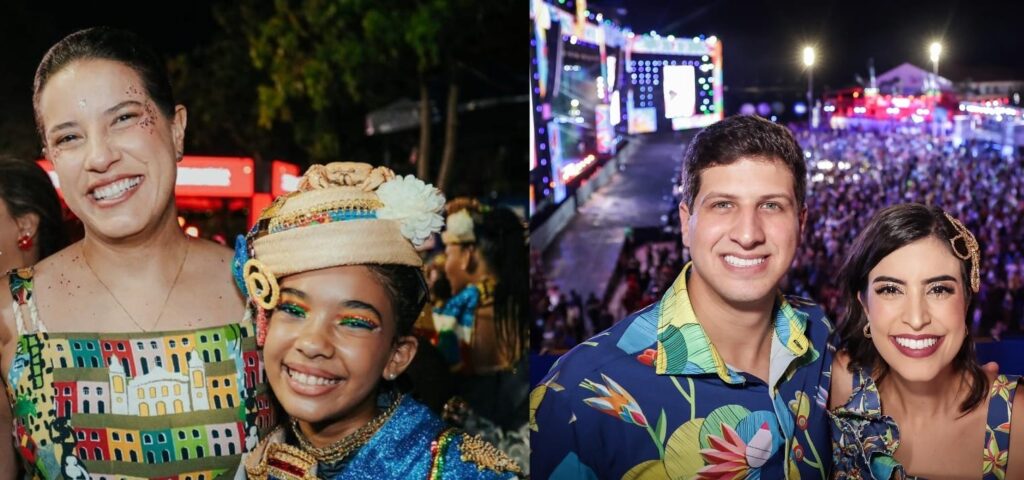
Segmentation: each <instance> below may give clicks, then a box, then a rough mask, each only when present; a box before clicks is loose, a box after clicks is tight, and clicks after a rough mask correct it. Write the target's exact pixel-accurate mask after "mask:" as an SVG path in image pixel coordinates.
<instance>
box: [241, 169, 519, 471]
mask: <svg viewBox="0 0 1024 480" xmlns="http://www.w3.org/2000/svg"><path fill="white" fill-rule="evenodd" d="M443 206H444V197H442V196H441V193H440V192H438V191H437V189H435V188H434V187H433V186H431V185H427V184H425V183H423V182H422V181H420V180H417V179H415V178H414V177H412V176H411V175H410V176H407V177H404V178H403V177H396V176H395V175H394V173H392V172H391V170H389V169H387V168H384V167H376V168H374V167H372V166H370V165H368V164H365V163H332V164H328V165H314V166H313V167H311V168H310V169H309V171H307V172H306V174H305V175H304V176H303V178H302V181H301V182H300V184H299V189H298V191H297V192H295V193H292V194H288V195H286V196H283V197H280V198H278V199H277V200H276V201H275V202H274V203H273V204H271V206H270V207H268V208H267V209H266V210H265V211H264V212H263V214H262V215H261V216H260V219H259V220H258V221H257V223H256V225H255V226H254V227H253V228H252V230H251V231H250V232H249V234H248V235H247V236H246V237H245V238H240V239H239V242H238V244H237V246H236V249H235V261H234V266H235V276H236V281H238V283H239V287H240V288H242V289H243V291H244V293H245V294H246V295H247V296H248V297H249V298H250V300H251V301H252V307H253V309H254V310H255V312H256V318H257V331H258V334H257V339H258V342H259V343H260V344H261V345H263V352H264V360H265V361H266V364H267V378H268V382H269V383H270V386H271V388H272V389H273V391H274V395H275V397H276V398H277V399H278V401H279V402H280V404H281V406H282V407H283V408H284V410H285V412H287V413H288V416H289V417H290V419H289V421H288V422H286V423H285V424H284V425H282V426H280V427H279V428H277V429H276V430H274V431H273V432H272V433H271V434H270V435H269V436H268V438H267V439H265V440H264V441H263V442H262V443H260V445H259V446H257V448H256V450H255V451H254V452H252V453H250V454H249V457H248V458H247V460H246V461H245V468H246V471H247V473H248V474H249V477H250V478H255V479H270V478H273V479H294V480H297V479H310V480H311V479H316V478H321V479H332V480H333V479H342V478H353V479H356V478H359V479H362V478H431V479H435V478H436V479H442V478H443V479H449V478H451V479H455V478H481V479H491V478H495V479H496V478H512V477H515V475H516V472H517V471H518V468H517V466H516V465H515V463H514V462H513V461H512V460H511V459H509V458H508V457H506V456H504V455H503V454H502V453H501V452H499V451H498V450H497V449H495V448H494V447H493V446H491V445H490V444H487V443H485V442H484V441H482V440H480V439H478V438H475V437H470V436H468V435H466V434H464V433H461V432H458V431H456V430H454V429H451V428H447V427H446V425H445V424H444V423H443V422H442V421H441V420H440V419H439V418H438V417H437V416H436V415H434V414H433V413H432V412H430V410H429V409H427V407H425V406H424V405H423V404H421V403H419V402H417V401H416V400H414V399H413V398H411V397H410V396H408V395H405V394H403V393H402V392H400V391H399V389H398V388H397V387H396V386H395V380H396V379H397V378H398V377H399V376H400V375H402V373H403V372H404V371H405V369H406V368H407V367H408V366H409V364H410V362H412V359H413V357H414V356H415V355H416V346H417V340H416V338H415V337H413V336H412V335H410V331H411V329H412V324H413V322H414V321H415V320H416V317H417V316H418V314H419V312H420V311H421V309H422V307H423V304H424V302H425V301H426V295H427V291H426V283H425V282H424V280H423V276H422V272H421V271H420V267H422V260H421V258H420V256H419V254H418V253H417V252H416V246H418V245H420V244H422V243H423V241H424V240H426V239H427V238H428V237H430V235H431V234H433V233H435V232H437V231H438V230H440V229H441V227H442V224H443V221H442V218H441V216H440V215H439V213H438V212H439V211H440V210H441V209H442V207H443Z"/></svg>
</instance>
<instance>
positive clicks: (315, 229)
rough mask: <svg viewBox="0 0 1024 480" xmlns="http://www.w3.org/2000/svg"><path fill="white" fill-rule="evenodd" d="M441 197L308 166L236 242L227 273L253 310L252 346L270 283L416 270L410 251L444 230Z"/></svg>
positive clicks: (270, 299) (395, 179)
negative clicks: (314, 273)
mask: <svg viewBox="0 0 1024 480" xmlns="http://www.w3.org/2000/svg"><path fill="white" fill-rule="evenodd" d="M443 208H444V196H443V195H442V194H441V192H439V191H438V190H437V189H436V188H434V187H433V186H432V185H430V184H427V183H424V182H423V181H422V180H419V179H417V178H415V177H413V176H412V175H407V176H405V177H401V176H396V175H395V174H394V172H392V171H391V169H388V168H386V167H374V166H372V165H369V164H366V163H353V162H335V163H329V164H327V165H313V166H311V167H310V168H309V170H307V171H306V173H305V175H303V176H302V180H301V181H300V182H299V187H298V190H297V191H295V192H292V193H289V194H286V195H282V196H280V197H278V198H277V199H276V200H275V201H274V202H273V203H272V204H271V205H270V206H269V207H267V208H266V209H265V210H264V211H263V213H262V214H260V217H259V219H258V220H257V221H256V224H255V225H253V227H252V229H251V230H250V231H249V233H248V234H247V235H245V236H244V237H243V236H239V237H238V240H237V241H236V242H235V258H234V262H233V265H232V266H233V273H234V277H235V282H236V284H237V285H238V288H239V289H240V290H241V291H242V294H243V295H244V296H246V297H248V298H249V299H250V300H251V301H252V302H253V303H254V304H255V305H256V307H257V330H258V332H259V336H258V340H259V342H258V343H260V344H262V343H263V342H262V339H263V335H265V332H266V325H265V323H266V314H267V311H269V310H273V309H274V308H275V307H276V306H277V302H278V300H279V298H280V287H279V285H278V282H277V279H278V278H280V277H284V276H286V275H291V274H293V273H299V272H307V271H311V270H319V269H321V268H330V267H337V266H342V265H365V264H380V265H409V266H413V267H419V266H422V265H423V261H422V259H421V258H420V255H419V253H417V252H416V247H418V246H420V245H421V244H422V243H423V242H424V241H425V240H426V239H427V238H429V237H430V235H431V234H433V233H435V232H437V231H439V230H440V229H441V227H442V226H443V225H444V220H443V219H442V217H441V215H440V212H441V210H442V209H443Z"/></svg>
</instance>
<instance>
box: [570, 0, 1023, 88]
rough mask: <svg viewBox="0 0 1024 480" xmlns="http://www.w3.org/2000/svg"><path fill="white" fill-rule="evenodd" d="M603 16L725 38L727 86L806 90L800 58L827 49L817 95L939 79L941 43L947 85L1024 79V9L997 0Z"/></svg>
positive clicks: (675, 5)
mask: <svg viewBox="0 0 1024 480" xmlns="http://www.w3.org/2000/svg"><path fill="white" fill-rule="evenodd" d="M588 5H589V6H591V7H593V8H594V9H595V10H596V11H600V12H606V13H607V12H612V14H613V15H616V14H615V12H616V10H618V11H619V13H620V14H621V13H622V12H623V9H624V13H625V15H624V16H622V19H623V22H624V23H625V24H626V25H628V26H630V27H632V29H633V31H635V32H638V33H640V32H650V31H651V30H652V29H653V30H655V31H657V32H658V33H659V34H660V35H669V34H675V35H677V36H685V37H692V36H695V35H698V34H705V35H712V34H713V35H717V36H718V37H719V38H721V39H722V41H723V45H724V48H725V51H724V53H723V56H724V65H723V67H724V79H725V83H726V85H727V86H731V87H747V86H753V85H780V84H794V85H797V86H798V85H800V84H801V83H802V82H806V80H805V77H804V76H803V73H802V69H803V65H802V64H801V60H800V52H801V50H802V47H803V46H804V45H805V44H810V43H813V44H817V46H818V49H817V50H818V64H817V66H816V67H815V72H814V76H815V85H819V86H820V85H827V86H830V87H832V88H843V87H848V86H853V85H854V84H855V83H854V74H855V73H856V74H860V75H861V76H862V77H864V78H865V79H866V78H867V62H868V59H869V58H870V57H874V61H875V70H876V73H878V74H881V73H882V72H884V71H886V70H888V69H889V68H892V67H894V66H897V65H899V64H901V63H903V62H910V63H913V64H915V65H918V66H920V67H922V68H926V69H931V62H930V61H929V60H928V54H927V47H928V44H929V43H930V42H931V41H932V39H936V38H941V39H942V43H943V46H944V52H943V56H942V59H941V60H940V62H939V73H940V75H944V76H949V77H951V78H952V79H953V80H962V79H964V78H966V77H968V76H970V77H972V78H975V79H979V80H983V79H984V80H1003V79H1024V35H1022V34H1021V30H1022V24H1024V22H1022V20H1024V15H1022V14H1024V3H1022V2H1006V1H1003V2H995V1H990V0H970V1H943V0H934V1H929V2H916V1H911V2H905V1H901V0H888V1H856V2H853V1H843V2H839V1H828V0H825V1H775V2H763V1H739V0H717V1H716V0H679V1H662V0H591V1H590V2H588Z"/></svg>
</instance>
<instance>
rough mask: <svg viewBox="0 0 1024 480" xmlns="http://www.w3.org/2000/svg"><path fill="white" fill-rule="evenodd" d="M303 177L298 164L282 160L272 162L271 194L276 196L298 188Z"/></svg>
mask: <svg viewBox="0 0 1024 480" xmlns="http://www.w3.org/2000/svg"><path fill="white" fill-rule="evenodd" d="M301 179H302V175H301V173H300V172H299V167H298V165H294V164H291V163H288V162H282V161H280V160H274V161H273V162H270V194H271V195H273V196H274V197H279V196H281V195H284V194H286V193H291V192H294V191H296V190H298V189H299V180H301Z"/></svg>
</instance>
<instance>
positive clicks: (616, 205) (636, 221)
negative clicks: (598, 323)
mask: <svg viewBox="0 0 1024 480" xmlns="http://www.w3.org/2000/svg"><path fill="white" fill-rule="evenodd" d="M691 135H692V134H659V135H643V136H638V137H634V138H633V139H632V140H631V141H632V142H633V143H634V145H633V148H630V151H629V154H628V158H625V159H624V160H623V161H622V162H621V167H620V171H618V172H616V173H615V174H614V175H613V177H612V179H611V181H609V182H608V184H607V185H605V186H604V187H602V188H601V189H599V190H598V191H597V192H595V193H594V194H593V195H592V196H591V197H590V199H589V200H588V201H587V203H586V204H584V205H583V206H582V207H581V208H579V212H578V213H577V215H576V217H575V218H574V219H572V220H571V221H570V222H569V225H568V226H567V227H566V228H565V230H564V231H562V233H561V234H559V236H558V237H557V238H556V239H555V240H554V241H553V242H552V243H551V245H550V246H549V247H548V249H547V250H546V251H545V252H544V266H545V268H546V269H547V272H546V274H547V277H548V279H550V280H553V281H555V282H556V283H557V284H558V285H559V288H560V289H561V290H562V291H563V292H565V293H569V291H570V290H576V291H577V292H579V293H580V295H582V296H583V298H586V297H587V294H588V293H589V292H594V293H595V294H596V295H598V296H599V297H600V296H601V295H603V294H604V292H605V290H606V288H607V286H608V281H609V279H610V278H611V275H612V273H613V272H614V271H615V261H616V259H617V258H618V255H619V252H620V251H621V250H622V243H623V241H624V238H625V229H626V228H628V227H633V228H639V227H657V226H660V225H661V224H662V216H663V215H665V214H666V213H667V212H668V211H669V210H670V209H671V208H673V205H672V187H673V185H675V180H676V179H677V178H679V166H680V162H681V158H682V153H683V148H684V146H685V144H686V141H688V140H689V139H690V138H691Z"/></svg>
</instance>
